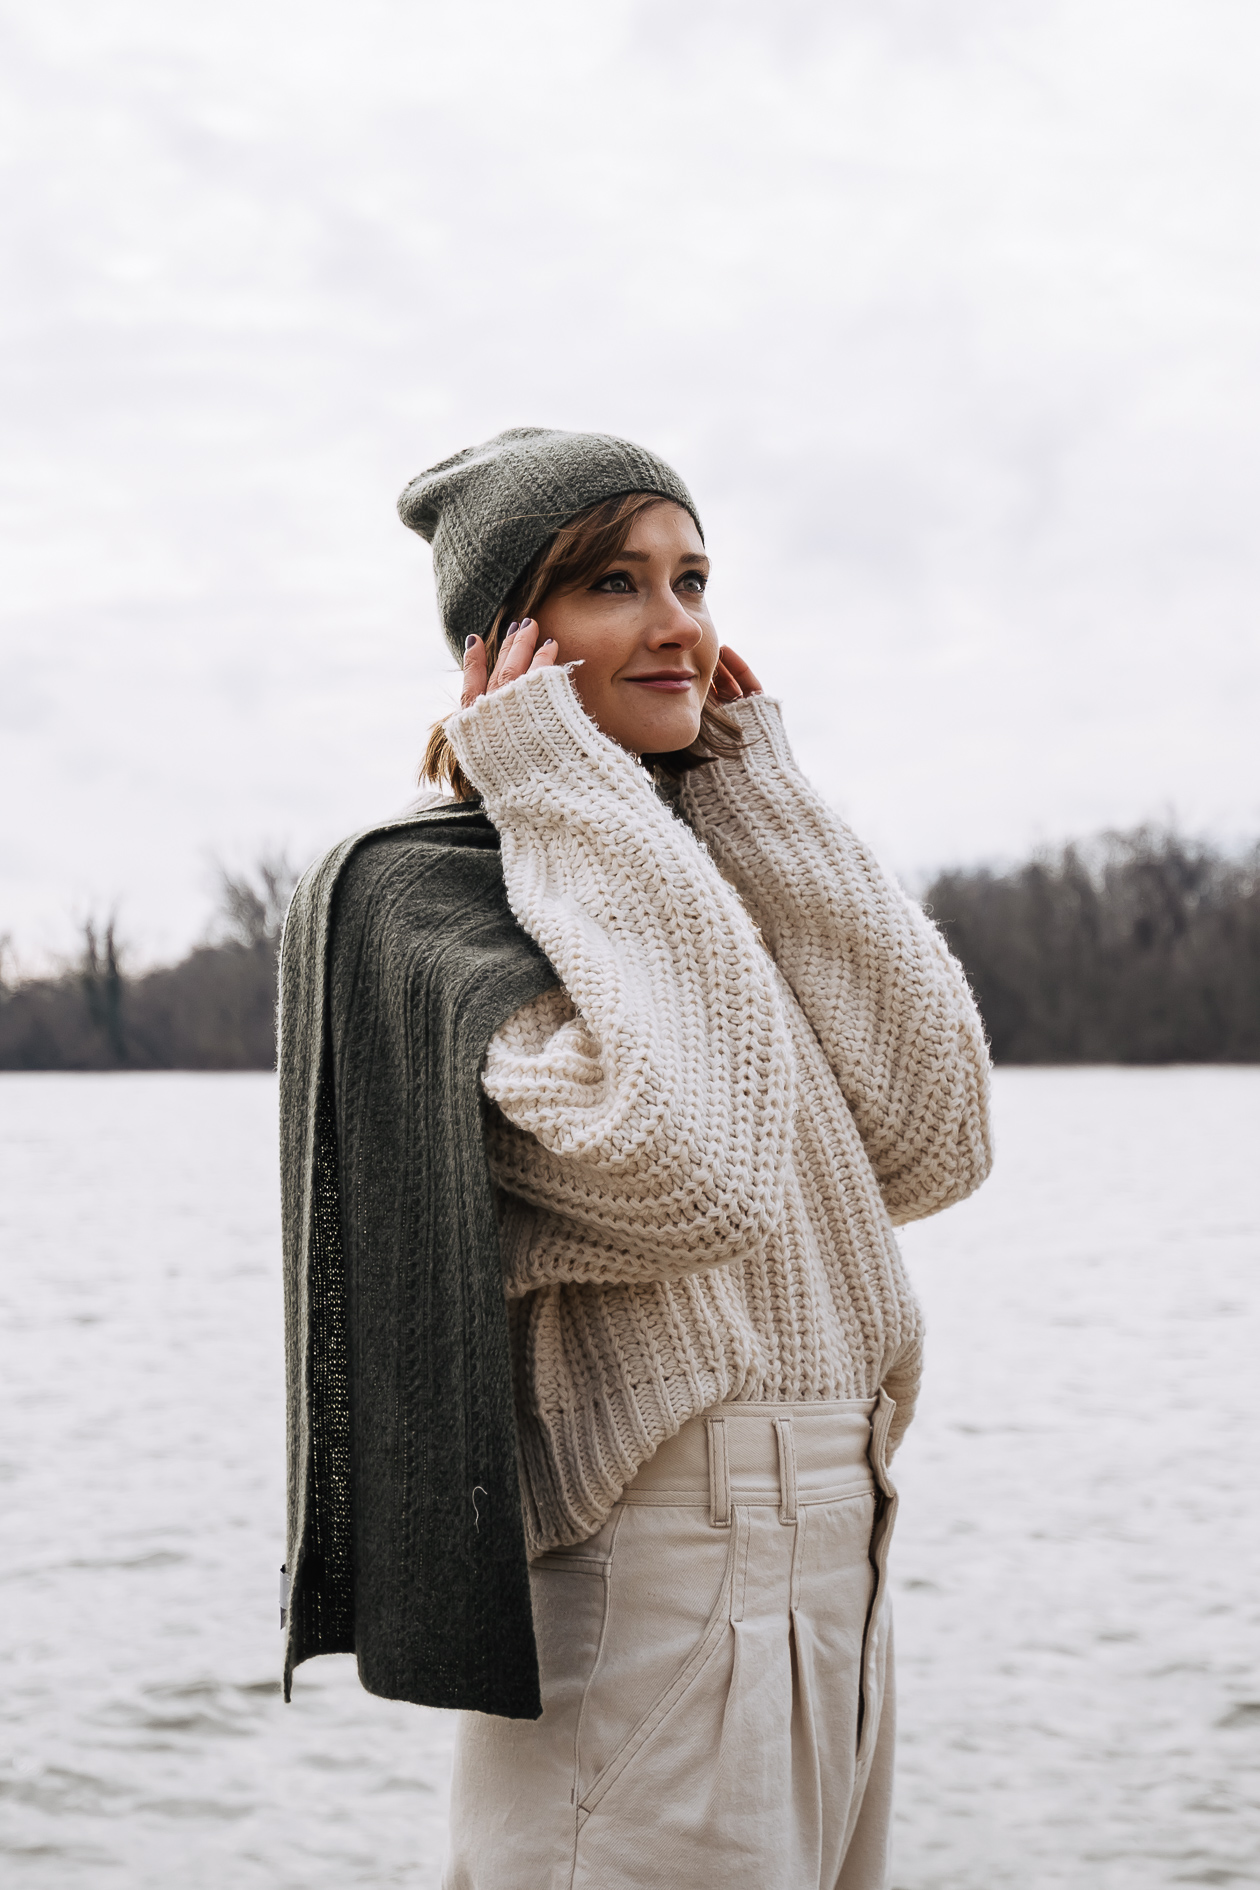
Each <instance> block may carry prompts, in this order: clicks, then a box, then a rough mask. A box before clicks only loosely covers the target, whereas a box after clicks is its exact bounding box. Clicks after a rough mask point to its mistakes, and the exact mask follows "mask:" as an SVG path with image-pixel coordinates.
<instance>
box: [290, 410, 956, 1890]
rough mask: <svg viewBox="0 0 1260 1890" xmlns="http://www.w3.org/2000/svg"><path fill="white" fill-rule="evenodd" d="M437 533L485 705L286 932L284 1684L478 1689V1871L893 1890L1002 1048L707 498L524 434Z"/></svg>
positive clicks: (455, 1839)
mask: <svg viewBox="0 0 1260 1890" xmlns="http://www.w3.org/2000/svg"><path fill="white" fill-rule="evenodd" d="M400 510H401V511H402V515H403V517H404V520H405V521H406V522H407V523H408V524H410V525H412V526H413V528H415V529H417V530H419V531H420V532H421V533H422V534H423V535H424V536H425V537H427V538H428V539H430V541H431V542H432V544H433V549H434V562H435V570H436V574H437V580H438V590H439V598H440V600H441V603H442V608H443V617H444V622H445V625H446V628H447V633H448V636H450V637H451V638H452V641H453V642H458V643H459V644H462V645H463V664H464V692H463V698H462V703H461V707H460V710H459V711H458V712H457V714H455V715H454V716H452V717H451V718H450V719H449V720H448V721H447V722H446V724H445V725H444V727H441V728H439V729H438V730H436V731H435V733H434V737H433V739H432V741H431V742H430V747H429V753H428V757H427V761H426V768H427V772H428V774H429V777H430V779H436V780H439V781H441V782H443V783H444V784H445V785H446V786H447V787H448V789H449V790H450V798H448V799H446V800H444V801H442V802H440V803H439V804H438V805H437V806H435V807H431V808H429V809H426V810H424V811H423V812H421V813H420V814H418V815H416V816H413V817H411V819H410V820H408V821H404V822H401V823H394V824H393V825H391V826H390V827H388V828H384V829H377V830H375V831H374V832H373V833H371V834H369V835H367V836H360V837H359V838H358V839H357V840H355V841H352V842H347V843H345V845H344V846H343V847H342V848H340V849H337V850H336V852H335V853H334V854H333V855H331V856H329V859H328V860H327V861H325V862H323V863H321V865H320V866H319V867H318V868H316V869H313V872H312V873H311V874H310V875H308V876H307V879H306V881H304V882H303V887H302V889H301V891H300V893H299V895H298V898H297V899H296V900H295V905H294V913H293V916H292V918H291V920H290V923H289V927H288V930H287V932H286V940H285V951H284V979H283V984H284V990H283V1007H282V1016H283V1031H282V1046H283V1047H282V1077H283V1096H284V1106H283V1119H284V1122H285V1125H286V1128H285V1174H286V1222H287V1227H288V1230H289V1235H288V1256H289V1273H288V1278H289V1333H290V1344H289V1360H290V1414H291V1432H290V1434H291V1458H290V1463H291V1482H290V1491H291V1520H290V1540H289V1555H290V1560H289V1567H290V1568H291V1569H294V1571H295V1573H294V1595H293V1604H292V1608H291V1611H290V1634H289V1651H288V1660H287V1672H291V1670H292V1666H293V1665H294V1664H296V1662H297V1661H298V1660H300V1659H302V1658H304V1657H306V1655H307V1654H309V1653H312V1652H320V1651H329V1650H331V1649H332V1648H334V1647H353V1648H355V1649H356V1650H357V1652H358V1655H359V1664H360V1672H361V1674H362V1675H363V1677H364V1680H365V1683H366V1684H367V1685H368V1686H370V1687H373V1688H374V1689H375V1690H377V1691H380V1692H385V1693H390V1694H393V1695H395V1696H397V1697H403V1698H411V1699H417V1700H421V1701H426V1702H429V1703H434V1704H442V1705H457V1706H460V1707H462V1708H463V1709H465V1711H464V1714H463V1717H462V1719H461V1722H460V1730H459V1738H458V1745H457V1753H456V1764H455V1779H454V1787H453V1795H452V1820H451V1823H452V1829H451V1855H450V1860H449V1863H448V1868H447V1876H446V1879H445V1883H446V1885H447V1887H448V1890H561V1886H563V1887H564V1890H574V1887H576V1886H582V1887H583V1890H596V1886H599V1887H600V1890H622V1887H623V1886H624V1887H625V1890H629V1887H630V1886H635V1887H636V1890H638V1887H639V1886H643V1887H644V1890H646V1887H647V1886H658V1885H664V1884H673V1885H678V1886H687V1887H691V1886H695V1890H700V1886H708V1885H713V1884H721V1885H723V1886H724V1890H804V1887H805V1886H808V1887H809V1890H815V1887H817V1890H824V1887H825V1890H836V1887H838V1886H843V1890H878V1887H879V1886H883V1885H885V1884H886V1882H887V1856H888V1825H889V1816H890V1801H891V1773H892V1735H893V1714H892V1667H891V1652H890V1645H889V1642H890V1632H889V1624H888V1606H887V1596H886V1584H887V1575H886V1560H887V1553H888V1542H889V1536H890V1533H891V1527H892V1521H893V1515H894V1512H895V1507H896V1499H895V1496H894V1493H893V1489H892V1485H891V1482H890V1481H889V1476H888V1462H889V1459H890V1457H891V1455H892V1452H893V1450H894V1449H895V1447H896V1445H897V1443H898V1442H899V1440H900V1438H901V1436H902V1435H903V1434H904V1430H905V1427H906V1425H907V1424H908V1422H909V1419H910V1416H911V1413H912V1410H913V1405H914V1399H915V1393H916V1389H917V1384H918V1376H919V1362H920V1318H919V1313H918V1309H917V1307H916V1305H915V1302H914V1298H913V1295H912V1293H911V1291H910V1288H909V1285H908V1282H907V1280H906V1277H905V1274H904V1272H903V1269H902V1265H901V1261H900V1258H899V1255H898V1252H897V1247H896V1241H895V1237H894V1234H893V1226H894V1224H895V1223H897V1222H902V1221H908V1220H913V1219H915V1218H918V1217H920V1216H922V1215H925V1214H930V1213H934V1212H936V1211H938V1210H939V1209H941V1208H943V1207H946V1206H948V1205H949V1204H950V1203H951V1202H953V1201H956V1200H960V1199H962V1198H963V1197H964V1196H965V1195H966V1194H968V1193H970V1192H971V1191H972V1190H973V1189H974V1188H975V1187H977V1186H978V1185H979V1183H980V1182H981V1181H982V1180H983V1179H984V1176H985V1174H986V1173H987V1170H988V1166H989V1159H990V1156H989V1137H988V1116H987V1057H986V1052H985V1046H984V1039H983V1033H982V1030H981V1026H980V1023H979V1019H978V1018H977V1016H976V1013H975V1009H974V1007H973V1005H972V1003H971V1000H970V997H969V995H968V992H967V989H966V985H965V983H964V981H963V978H962V974H961V972H960V971H959V969H958V967H957V966H956V964H955V963H954V962H953V960H952V959H951V958H950V957H949V954H948V953H947V951H946V950H945V947H944V945H943V943H942V941H941V939H940V937H939V935H938V934H937V933H936V932H935V930H934V929H933V928H932V927H931V926H930V925H929V924H928V922H927V921H926V920H925V919H924V917H923V915H922V913H921V912H920V911H919V910H918V909H917V908H916V907H915V906H914V905H912V904H911V903H910V902H909V901H908V900H907V899H906V898H905V897H904V896H903V895H902V894H901V893H900V892H899V890H898V889H897V888H896V886H895V885H894V884H893V883H892V882H891V881H889V880H888V879H887V878H885V876H884V875H883V874H882V873H881V872H880V870H879V868H878V867H877V866H876V864H875V863H874V861H873V860H872V859H871V858H870V856H869V854H867V853H866V852H865V850H864V849H863V848H862V846H861V845H860V843H859V842H858V841H857V840H856V839H855V838H854V837H853V835H852V834H851V833H850V832H849V831H848V830H847V829H846V828H845V827H844V825H843V824H842V823H841V822H840V821H839V820H838V819H837V818H836V817H835V816H834V815H833V814H832V813H831V812H830V811H829V810H828V809H827V807H826V806H825V805H824V803H823V802H822V801H821V800H820V798H819V797H818V795H817V794H816V793H815V792H814V790H813V789H812V788H811V787H810V785H809V783H808V782H807V781H806V780H805V779H804V777H803V776H802V775H801V773H800V772H799V770H798V769H797V767H796V764H795V762H794V760H793V758H792V754H791V750H790V748H789V747H788V744H787V741H786V737H785V735H784V732H783V725H782V721H781V718H780V714H779V710H778V707H777V705H776V704H775V703H773V702H772V701H770V699H769V698H767V697H766V696H765V695H764V694H763V693H762V691H761V688H760V685H759V684H758V682H757V680H756V678H755V677H754V676H753V674H752V672H751V670H750V669H749V668H748V666H747V664H746V663H744V662H743V661H742V659H741V658H740V657H739V656H738V655H737V654H736V653H735V652H734V651H733V650H730V649H729V648H720V647H719V643H718V638H717V634H716V631H715V629H714V627H713V624H712V621H711V618H710V616H709V612H708V607H707V604H706V601H705V587H706V583H707V577H708V559H707V557H706V554H705V549H704V541H703V535H702V533H701V530H700V524H699V518H698V515H697V513H696V508H695V504H694V502H693V500H692V499H691V496H690V494H689V493H688V492H687V489H686V488H685V486H683V484H682V482H681V481H680V480H679V479H678V478H677V475H676V474H675V473H673V471H672V470H671V469H670V468H669V467H667V466H666V465H664V463H663V462H661V461H659V460H657V459H655V458H654V457H653V456H652V455H650V454H647V453H645V452H644V451H643V450H642V449H640V448H637V447H634V446H631V445H630V444H629V443H627V442H624V441H618V440H614V439H610V438H608V437H607V436H603V435H575V434H563V433H553V432H548V431H545V430H542V429H517V430H515V431H513V432H510V433H507V434H503V435H500V436H499V437H498V438H497V439H495V440H492V441H490V442H487V443H486V444H485V445H484V446H482V447H478V448H473V449H470V451H469V452H467V453H464V454H459V455H456V456H455V458H454V459H453V460H450V461H446V462H444V463H443V464H442V465H441V466H438V467H435V468H433V469H431V471H430V472H428V473H426V474H422V475H421V476H420V477H419V478H418V479H417V480H414V481H413V482H412V484H411V485H410V486H409V487H408V488H407V490H406V491H405V492H404V494H403V497H402V500H401V501H400ZM491 1184H493V1186H491ZM505 1301H506V1314H507V1316H506V1320H505V1318H504V1312H503V1308H504V1302H505ZM509 1334H510V1344H509V1338H508V1335H509ZM540 1708H541V1711H539V1709H540Z"/></svg>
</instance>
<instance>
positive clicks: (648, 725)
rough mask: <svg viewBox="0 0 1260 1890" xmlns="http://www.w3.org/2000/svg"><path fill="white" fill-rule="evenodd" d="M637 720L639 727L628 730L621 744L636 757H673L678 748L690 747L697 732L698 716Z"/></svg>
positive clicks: (645, 717) (686, 715)
mask: <svg viewBox="0 0 1260 1890" xmlns="http://www.w3.org/2000/svg"><path fill="white" fill-rule="evenodd" d="M636 720H637V722H638V726H637V727H636V728H635V729H634V730H633V731H627V737H628V738H627V739H624V740H623V743H622V746H623V747H625V748H628V749H630V751H631V753H632V754H636V755H672V754H674V753H675V751H676V750H677V749H679V748H690V746H691V744H692V742H694V741H695V739H696V736H697V735H698V734H699V733H700V717H699V716H698V715H691V714H685V715H680V714H674V715H645V716H642V717H640V718H636Z"/></svg>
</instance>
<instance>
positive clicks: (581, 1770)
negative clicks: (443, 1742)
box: [444, 1392, 896, 1890]
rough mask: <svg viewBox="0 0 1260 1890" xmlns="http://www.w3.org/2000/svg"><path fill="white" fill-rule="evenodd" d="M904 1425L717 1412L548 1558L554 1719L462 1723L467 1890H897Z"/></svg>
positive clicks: (541, 1563)
mask: <svg viewBox="0 0 1260 1890" xmlns="http://www.w3.org/2000/svg"><path fill="white" fill-rule="evenodd" d="M892 1412H893V1405H892V1402H891V1400H890V1399H888V1398H887V1397H886V1396H885V1395H884V1394H883V1393H882V1392H881V1394H880V1396H879V1398H878V1399H877V1400H875V1399H868V1400H865V1401H862V1402H852V1403H818V1404H755V1405H751V1404H729V1405H718V1406H716V1407H714V1409H712V1410H710V1411H707V1412H705V1413H704V1415H703V1416H702V1417H698V1418H693V1419H692V1420H691V1421H690V1422H689V1423H688V1424H686V1425H684V1427H683V1429H682V1430H681V1431H680V1432H679V1433H678V1435H677V1436H676V1437H674V1438H671V1439H670V1440H669V1441H668V1442H667V1443H665V1444H663V1445H662V1446H661V1448H660V1449H659V1450H658V1451H657V1453H656V1455H655V1456H654V1457H652V1458H651V1459H650V1461H649V1462H648V1463H646V1464H645V1465H644V1466H643V1469H642V1470H641V1471H640V1472H639V1474H638V1476H637V1477H636V1478H635V1480H634V1482H633V1483H631V1484H630V1485H629V1487H628V1488H627V1489H626V1491H625V1494H624V1496H623V1497H622V1500H621V1501H620V1503H618V1505H617V1507H616V1508H615V1509H614V1510H613V1512H612V1514H611V1515H610V1516H609V1518H608V1521H607V1522H606V1523H605V1524H604V1526H603V1528H602V1529H601V1530H599V1532H598V1533H597V1534H596V1535H594V1536H592V1537H590V1538H589V1540H588V1541H586V1542H583V1543H580V1544H579V1545H578V1546H577V1547H576V1548H573V1549H563V1550H557V1551H555V1552H553V1553H551V1554H548V1555H544V1556H542V1557H541V1558H540V1559H539V1560H538V1561H537V1562H535V1563H534V1565H533V1567H532V1570H531V1577H530V1579H531V1582H532V1586H533V1598H534V1624H535V1629H536V1632H537V1638H538V1653H539V1661H540V1666H541V1672H542V1698H543V1713H542V1718H541V1719H538V1720H509V1719H496V1718H491V1717H489V1716H487V1715H484V1714H480V1713H466V1714H463V1715H461V1718H460V1725H459V1731H458V1737H457V1744H456V1754H455V1773H454V1780H453V1787H452V1799H451V1847H450V1856H449V1861H448V1864H447V1871H446V1876H445V1879H444V1890H885V1886H886V1884H887V1882H888V1840H889V1823H890V1817H891V1809H892V1804H891V1800H892V1753H893V1690H892V1649H891V1627H890V1619H889V1609H888V1597H887V1585H888V1578H887V1573H886V1564H887V1557H888V1544H889V1538H890V1535H891V1531H892V1523H893V1516H894V1513H895V1510H896V1496H895V1494H894V1492H893V1488H892V1485H891V1483H890V1482H889V1479H888V1473H887V1465H886V1453H887V1439H888V1426H889V1423H890V1421H891V1418H892Z"/></svg>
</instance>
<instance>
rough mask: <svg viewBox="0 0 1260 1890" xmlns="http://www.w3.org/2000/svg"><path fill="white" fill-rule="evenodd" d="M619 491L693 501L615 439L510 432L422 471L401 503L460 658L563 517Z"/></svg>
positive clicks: (667, 470)
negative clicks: (423, 548) (425, 555)
mask: <svg viewBox="0 0 1260 1890" xmlns="http://www.w3.org/2000/svg"><path fill="white" fill-rule="evenodd" d="M623 492H656V493H659V494H660V496H661V497H662V498H664V499H672V500H673V501H674V502H675V504H677V505H681V506H685V507H686V509H687V511H688V512H690V513H691V516H692V518H694V519H695V521H696V529H697V530H698V531H699V532H700V536H701V537H702V538H703V536H704V532H703V529H702V528H701V525H700V514H699V513H698V512H697V510H696V502H695V500H694V499H693V498H692V496H691V494H690V493H689V492H688V490H687V488H686V486H685V485H684V484H683V482H682V480H681V479H680V478H679V477H678V474H677V473H676V472H675V471H674V470H673V468H672V466H667V465H666V463H665V461H664V460H663V459H658V458H657V456H656V454H655V453H649V452H648V451H647V450H646V448H644V447H642V446H635V445H634V443H633V442H632V441H630V440H620V439H617V438H616V437H615V436H614V435H613V434H611V433H564V432H559V431H557V430H556V429H554V428H552V427H510V428H509V429H508V430H507V432H506V433H498V434H496V435H495V437H494V438H493V439H492V440H486V441H484V442H483V443H482V445H480V446H469V447H466V448H465V449H464V451H463V452H462V453H455V454H454V455H452V457H451V458H450V459H444V460H442V461H440V462H439V464H438V465H436V466H430V467H429V469H428V471H427V472H422V473H417V474H416V477H415V478H414V479H413V480H412V481H411V482H410V484H409V485H407V486H406V487H405V488H404V490H403V492H402V494H401V495H400V497H399V500H398V515H399V517H400V518H401V519H402V522H403V524H404V525H408V526H410V528H411V530H412V531H413V532H418V533H419V534H420V536H421V538H424V539H427V540H428V542H429V543H430V544H431V545H432V547H433V573H434V577H435V578H436V580H437V593H438V606H439V608H440V610H441V612H442V627H443V629H444V630H445V632H446V639H447V642H448V643H449V644H450V646H451V648H452V650H454V652H455V654H456V656H457V657H460V658H462V656H463V653H464V641H465V638H467V637H468V636H470V635H476V636H485V635H486V633H487V632H488V631H489V629H490V627H491V625H492V624H493V622H494V619H495V617H496V615H497V613H498V611H499V610H500V609H501V607H502V605H503V604H504V602H505V601H506V599H507V596H508V593H509V592H510V590H511V589H512V586H513V585H514V584H515V582H516V580H517V578H518V577H519V576H520V575H521V573H522V571H524V569H525V567H526V565H527V564H528V563H529V562H530V559H531V558H533V557H534V555H535V553H537V552H539V551H541V550H542V548H543V546H544V545H545V544H546V542H547V540H548V539H549V538H552V537H554V536H555V533H556V532H557V531H558V530H559V529H560V527H561V525H563V524H564V522H565V520H566V519H570V518H572V517H574V515H575V514H576V513H578V512H581V511H583V510H585V508H586V507H587V506H588V505H596V504H598V502H599V501H600V500H601V499H612V498H616V497H618V496H619V495H620V494H621V493H623Z"/></svg>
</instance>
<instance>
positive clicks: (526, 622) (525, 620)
mask: <svg viewBox="0 0 1260 1890" xmlns="http://www.w3.org/2000/svg"><path fill="white" fill-rule="evenodd" d="M533 621H534V619H533V618H532V617H522V618H521V629H522V630H528V629H529V626H530V625H531V623H533Z"/></svg>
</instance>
